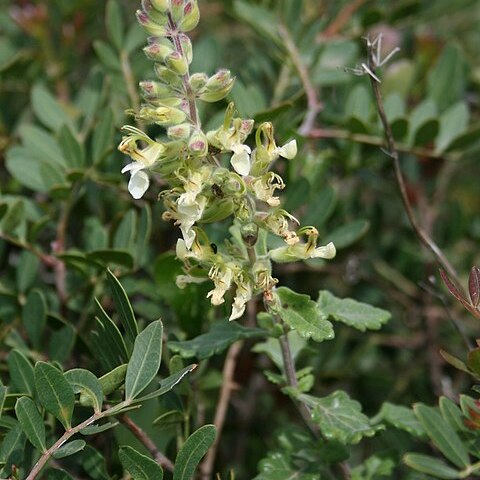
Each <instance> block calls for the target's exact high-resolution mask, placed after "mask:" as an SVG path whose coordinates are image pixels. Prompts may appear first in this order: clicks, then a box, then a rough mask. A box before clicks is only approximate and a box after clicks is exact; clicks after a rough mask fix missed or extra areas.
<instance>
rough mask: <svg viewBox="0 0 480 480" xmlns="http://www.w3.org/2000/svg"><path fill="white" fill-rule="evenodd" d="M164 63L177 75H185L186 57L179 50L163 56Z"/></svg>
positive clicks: (186, 68)
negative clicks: (165, 56)
mask: <svg viewBox="0 0 480 480" xmlns="http://www.w3.org/2000/svg"><path fill="white" fill-rule="evenodd" d="M165 64H166V65H167V67H169V68H170V69H171V70H173V71H174V72H176V73H178V74H179V75H185V74H186V73H187V72H188V62H187V59H186V58H185V57H184V56H183V55H181V54H180V53H179V52H173V53H171V54H170V55H169V56H168V57H167V58H165Z"/></svg>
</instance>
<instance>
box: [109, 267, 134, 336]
mask: <svg viewBox="0 0 480 480" xmlns="http://www.w3.org/2000/svg"><path fill="white" fill-rule="evenodd" d="M107 283H108V285H109V287H110V290H111V292H112V296H113V300H114V302H115V306H116V307H117V310H118V313H119V314H120V320H121V322H122V325H123V328H125V333H126V334H127V336H128V337H129V338H130V340H131V341H132V343H133V342H134V341H135V338H136V337H137V335H138V325H137V321H136V320H135V315H134V313H133V309H132V305H131V304H130V301H129V300H128V297H127V294H126V293H125V290H124V289H123V287H122V284H121V283H120V282H119V281H118V280H117V278H116V277H115V275H114V274H113V273H112V272H111V271H110V270H109V269H108V270H107Z"/></svg>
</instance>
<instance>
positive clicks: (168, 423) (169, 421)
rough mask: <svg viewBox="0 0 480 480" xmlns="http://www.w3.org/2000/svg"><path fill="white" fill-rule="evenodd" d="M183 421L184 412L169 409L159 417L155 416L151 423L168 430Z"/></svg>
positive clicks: (160, 428)
mask: <svg viewBox="0 0 480 480" xmlns="http://www.w3.org/2000/svg"><path fill="white" fill-rule="evenodd" d="M184 421H185V414H184V413H183V412H181V411H179V410H171V411H170V412H165V413H163V414H162V415H160V416H159V417H157V418H156V419H155V420H154V421H153V424H154V425H155V426H156V427H157V429H159V430H168V429H170V428H172V427H176V426H178V425H180V424H182V423H183V422H184Z"/></svg>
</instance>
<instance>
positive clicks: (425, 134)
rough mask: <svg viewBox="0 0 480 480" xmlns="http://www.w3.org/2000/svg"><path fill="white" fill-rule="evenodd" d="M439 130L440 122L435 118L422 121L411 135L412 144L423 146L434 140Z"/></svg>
mask: <svg viewBox="0 0 480 480" xmlns="http://www.w3.org/2000/svg"><path fill="white" fill-rule="evenodd" d="M439 130H440V122H439V121H438V120H437V119H436V118H429V119H428V120H426V121H425V122H424V123H422V124H421V125H420V126H419V127H418V128H417V130H416V131H415V135H414V137H413V145H415V146H423V145H429V144H431V143H434V142H435V139H436V138H437V135H438V132H439Z"/></svg>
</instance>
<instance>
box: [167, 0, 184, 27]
mask: <svg viewBox="0 0 480 480" xmlns="http://www.w3.org/2000/svg"><path fill="white" fill-rule="evenodd" d="M183 7H184V0H170V11H171V12H172V18H173V21H174V22H175V23H179V22H180V21H181V20H182V18H183Z"/></svg>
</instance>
